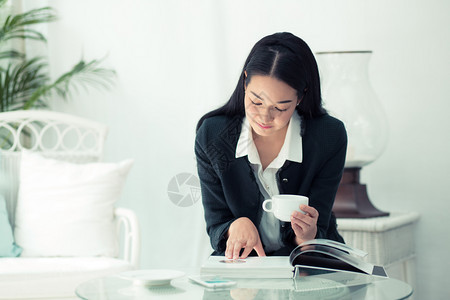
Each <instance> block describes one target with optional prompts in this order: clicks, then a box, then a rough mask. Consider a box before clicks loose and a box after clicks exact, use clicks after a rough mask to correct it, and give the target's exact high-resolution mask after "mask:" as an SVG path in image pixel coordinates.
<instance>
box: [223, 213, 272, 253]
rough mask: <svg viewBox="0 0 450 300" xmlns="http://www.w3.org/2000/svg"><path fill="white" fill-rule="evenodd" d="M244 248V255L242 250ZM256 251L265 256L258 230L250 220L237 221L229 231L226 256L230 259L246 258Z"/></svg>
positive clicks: (240, 219)
mask: <svg viewBox="0 0 450 300" xmlns="http://www.w3.org/2000/svg"><path fill="white" fill-rule="evenodd" d="M243 248H244V251H243V252H242V255H241V256H240V255H239V254H240V252H241V250H242V249H243ZM253 249H255V251H256V253H258V255H259V256H265V255H266V254H265V252H264V249H263V247H262V243H261V239H260V237H259V233H258V230H257V229H256V227H255V225H254V224H253V222H252V221H251V220H250V219H248V218H239V219H237V220H235V221H234V222H233V223H232V224H231V226H230V229H229V230H228V240H227V248H226V250H225V256H226V257H227V258H228V259H238V258H239V257H241V258H246V257H247V256H248V255H249V254H250V252H251V251H252V250H253Z"/></svg>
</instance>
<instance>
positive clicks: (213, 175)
mask: <svg viewBox="0 0 450 300" xmlns="http://www.w3.org/2000/svg"><path fill="white" fill-rule="evenodd" d="M242 120H243V119H242V117H238V116H236V117H227V116H215V117H211V118H208V119H206V120H205V121H204V122H203V124H202V125H201V126H200V128H199V129H198V131H197V136H196V140H195V154H196V156H197V168H198V175H199V178H200V184H201V191H202V201H203V206H204V210H205V219H206V226H207V228H206V229H207V232H208V235H209V237H210V240H211V245H212V247H213V249H214V250H215V253H214V254H216V255H224V252H225V249H226V237H225V235H226V232H227V231H228V228H229V226H230V225H231V223H232V222H233V221H234V220H236V219H237V218H240V217H248V218H249V219H250V220H251V221H252V222H253V223H254V224H255V226H256V227H257V228H258V226H259V223H260V221H261V217H262V207H261V205H262V202H263V201H264V199H263V196H262V194H261V193H260V191H259V187H258V184H257V182H256V178H255V176H254V173H253V170H252V168H251V166H250V163H249V161H248V159H247V157H240V158H235V153H236V145H237V142H238V139H239V136H240V133H241V127H242V126H241V125H242ZM303 122H304V124H303V126H304V128H303V130H304V131H303V137H302V138H303V140H302V144H303V161H302V163H296V162H289V161H287V162H286V163H285V165H284V166H283V167H282V168H281V169H280V170H279V171H278V173H277V181H278V188H279V191H280V194H297V195H304V196H307V197H309V205H310V206H312V207H314V208H315V209H316V210H317V211H318V212H319V218H318V221H317V235H316V238H327V239H332V240H336V241H340V242H343V239H342V237H341V236H340V235H339V233H338V232H337V226H336V218H335V217H334V214H333V213H332V211H331V209H332V207H333V203H334V197H335V195H336V191H337V188H338V186H339V182H340V180H341V177H342V173H343V169H344V163H345V154H346V150H347V133H346V131H345V128H344V124H343V123H342V122H341V121H339V120H337V119H335V118H333V117H331V116H329V115H323V116H321V117H318V118H314V119H311V120H304V121H303ZM281 223H282V224H281V228H280V230H281V238H282V241H283V243H284V244H285V247H284V248H282V249H280V251H276V252H275V253H268V255H289V253H290V251H292V250H293V249H294V248H295V247H296V244H295V234H294V231H293V230H292V227H291V225H290V222H281ZM263 247H264V245H263Z"/></svg>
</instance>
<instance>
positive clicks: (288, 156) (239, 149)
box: [236, 112, 303, 168]
mask: <svg viewBox="0 0 450 300" xmlns="http://www.w3.org/2000/svg"><path fill="white" fill-rule="evenodd" d="M300 127H301V119H300V117H299V115H298V114H297V113H296V112H294V114H292V117H291V120H290V121H289V125H288V129H287V132H286V137H285V140H284V143H283V147H281V150H280V153H279V154H278V156H277V157H276V158H275V159H274V161H273V162H272V163H270V165H269V166H273V167H278V168H280V167H281V166H283V164H284V162H285V161H286V160H290V161H294V162H298V163H301V162H302V161H303V150H302V137H301V135H300ZM246 155H247V156H248V160H249V162H250V163H253V164H261V160H260V159H259V155H258V150H257V149H256V146H255V143H254V142H253V136H252V130H251V126H250V123H249V122H248V120H247V118H245V117H244V120H243V122H242V129H241V134H240V136H239V140H238V143H237V146H236V158H239V157H243V156H246Z"/></svg>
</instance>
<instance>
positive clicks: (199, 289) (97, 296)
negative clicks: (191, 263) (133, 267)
mask: <svg viewBox="0 0 450 300" xmlns="http://www.w3.org/2000/svg"><path fill="white" fill-rule="evenodd" d="M336 276H338V277H339V279H338V280H331V279H329V278H322V277H315V276H307V277H301V278H297V279H233V280H234V281H236V282H237V284H236V285H235V286H232V287H228V288H216V289H211V288H205V287H203V286H201V285H198V284H196V283H194V282H192V281H190V280H189V279H188V277H187V276H183V277H180V278H177V279H173V280H172V281H171V282H170V284H166V285H160V286H144V285H139V284H133V281H132V280H128V279H124V278H122V277H120V276H110V277H103V278H98V279H93V280H89V281H86V282H84V283H82V284H80V285H79V286H78V287H77V289H76V291H75V292H76V295H77V296H78V297H79V298H81V299H86V300H105V299H108V300H128V299H134V300H137V299H139V300H145V299H174V300H175V299H188V300H190V299H192V300H195V299H204V300H208V299H210V300H220V299H233V300H252V299H272V300H273V299H280V300H285V299H292V300H293V299H308V300H310V299H353V300H354V299H376V300H380V299H407V298H408V297H410V296H411V295H412V293H413V290H412V288H411V286H410V285H408V284H407V283H404V282H402V281H400V280H397V279H393V278H382V277H376V278H374V277H370V278H371V279H370V280H360V279H359V280H354V279H352V280H346V281H344V280H341V278H342V275H341V274H339V275H336ZM363 276H365V275H363ZM361 278H369V277H361Z"/></svg>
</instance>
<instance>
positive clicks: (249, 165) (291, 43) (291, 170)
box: [195, 33, 347, 259]
mask: <svg viewBox="0 0 450 300" xmlns="http://www.w3.org/2000/svg"><path fill="white" fill-rule="evenodd" d="M346 149H347V134H346V131H345V128H344V125H343V123H342V122H341V121H339V120H337V119H335V118H333V117H331V116H329V115H328V114H327V113H326V111H325V110H324V109H323V107H322V99H321V94H320V82H319V72H318V69H317V64H316V61H315V59H314V55H313V54H312V52H311V50H310V48H309V47H308V45H307V44H306V43H305V42H304V41H303V40H302V39H300V38H298V37H296V36H295V35H293V34H291V33H276V34H273V35H270V36H267V37H264V38H263V39H261V40H260V41H258V42H257V43H256V44H255V46H254V47H253V49H252V50H251V52H250V54H249V56H248V58H247V60H246V61H245V64H244V68H243V69H242V72H241V75H240V77H239V81H238V84H237V86H236V89H235V90H234V92H233V94H232V95H231V98H230V99H229V101H228V102H227V103H226V104H225V105H224V106H222V107H221V108H219V109H217V110H214V111H212V112H209V113H207V114H206V115H205V116H203V117H202V118H201V119H200V121H199V122H198V125H197V136H196V141H195V153H196V156H197V165H198V174H199V178H200V183H201V190H202V201H203V206H204V210H205V218H206V224H207V232H208V234H209V236H210V239H211V245H212V247H213V249H214V250H215V252H214V253H213V254H215V255H225V256H227V257H228V258H233V259H237V258H246V257H247V256H248V255H249V254H250V253H251V252H252V251H253V253H252V254H255V252H256V254H257V255H259V256H265V255H289V253H290V252H291V251H292V250H293V249H294V248H295V247H296V246H297V245H298V244H300V243H302V242H303V241H306V240H310V239H314V238H327V239H332V240H336V241H340V242H343V239H342V237H341V236H340V235H339V233H338V232H337V229H336V218H335V217H334V215H333V213H332V211H331V209H332V207H333V202H334V197H335V194H336V191H337V188H338V185H339V182H340V179H341V177H342V172H343V168H344V162H345V154H346ZM276 194H297V195H304V196H307V197H309V205H301V206H300V209H301V210H302V211H304V212H306V214H302V213H300V212H293V213H292V215H291V222H282V221H279V220H278V219H276V218H275V217H274V216H273V214H272V213H267V212H265V211H264V210H263V209H262V202H263V201H264V200H265V199H268V198H271V197H272V196H273V195H276Z"/></svg>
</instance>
